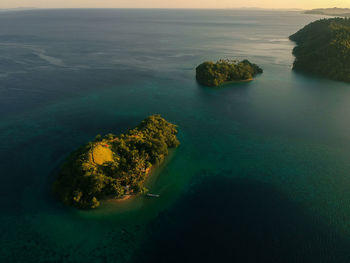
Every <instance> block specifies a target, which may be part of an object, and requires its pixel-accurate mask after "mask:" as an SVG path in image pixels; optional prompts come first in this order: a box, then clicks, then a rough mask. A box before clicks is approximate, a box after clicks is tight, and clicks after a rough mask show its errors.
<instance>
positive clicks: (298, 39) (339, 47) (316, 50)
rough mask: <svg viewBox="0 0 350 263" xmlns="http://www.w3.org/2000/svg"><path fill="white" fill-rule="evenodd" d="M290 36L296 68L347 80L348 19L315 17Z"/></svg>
mask: <svg viewBox="0 0 350 263" xmlns="http://www.w3.org/2000/svg"><path fill="white" fill-rule="evenodd" d="M289 38H290V39H291V40H292V41H294V42H295V43H296V44H297V46H296V47H295V48H294V49H293V55H294V56H295V61H294V63H293V69H294V70H295V71H298V72H303V73H308V74H313V75H318V76H322V77H325V78H328V79H332V80H338V81H345V82H350V19H346V18H331V19H322V20H318V21H315V22H312V23H310V24H308V25H307V26H305V27H304V28H303V29H301V30H299V31H298V32H297V33H295V34H294V35H291V36H290V37H289Z"/></svg>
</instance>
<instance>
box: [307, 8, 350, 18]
mask: <svg viewBox="0 0 350 263" xmlns="http://www.w3.org/2000/svg"><path fill="white" fill-rule="evenodd" d="M304 14H312V15H326V16H344V17H349V16H350V9H349V8H337V7H334V8H318V9H312V10H307V11H305V12H304Z"/></svg>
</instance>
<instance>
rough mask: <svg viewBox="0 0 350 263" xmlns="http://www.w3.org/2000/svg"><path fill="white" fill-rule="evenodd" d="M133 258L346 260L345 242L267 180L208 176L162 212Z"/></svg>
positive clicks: (349, 254)
mask: <svg viewBox="0 0 350 263" xmlns="http://www.w3.org/2000/svg"><path fill="white" fill-rule="evenodd" d="M134 260H135V262H271V263H272V262H283V263H288V262H298V263H299V262H308V263H310V262H317V263H319V262H337V263H342V262H344V263H345V262H350V242H349V241H348V240H345V239H344V238H341V237H340V236H338V235H337V234H336V233H335V232H334V231H332V229H331V228H330V227H328V226H326V225H325V224H323V223H322V222H320V220H319V219H318V218H317V216H311V215H309V214H307V213H306V211H305V210H304V209H303V208H302V207H300V206H299V205H298V204H296V203H294V202H292V201H291V200H289V199H288V198H287V196H285V195H284V194H283V193H280V192H278V191H276V190H275V189H274V188H272V187H271V186H269V185H266V184H263V183H259V182H252V181H249V180H243V179H239V180H237V179H230V178H225V177H222V176H216V177H215V176H210V177H205V179H204V180H203V181H202V182H201V183H199V184H196V185H195V186H194V187H193V188H192V190H191V192H189V193H187V194H186V195H185V196H183V197H182V198H181V200H179V201H178V202H177V203H176V204H175V205H174V206H173V207H172V208H171V209H170V210H168V211H166V212H163V213H161V214H160V215H159V216H158V217H157V219H155V221H154V222H152V223H151V225H150V231H149V233H148V236H147V238H146V239H145V241H144V243H143V244H142V245H141V247H140V250H139V251H138V253H137V254H136V255H135V257H134Z"/></svg>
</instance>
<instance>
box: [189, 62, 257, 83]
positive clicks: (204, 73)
mask: <svg viewBox="0 0 350 263" xmlns="http://www.w3.org/2000/svg"><path fill="white" fill-rule="evenodd" d="M262 72H263V70H262V69H261V68H260V67H259V66H258V65H256V64H252V63H250V62H249V61H248V60H242V61H234V60H233V61H230V60H219V61H217V62H216V63H214V62H212V61H207V62H204V63H202V64H200V65H199V66H198V67H197V68H196V79H197V81H198V82H199V83H200V84H202V85H205V86H209V87H215V86H219V85H221V84H223V83H225V82H229V81H242V80H250V79H252V78H253V77H255V76H256V75H257V74H259V73H262Z"/></svg>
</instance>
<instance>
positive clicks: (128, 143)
mask: <svg viewBox="0 0 350 263" xmlns="http://www.w3.org/2000/svg"><path fill="white" fill-rule="evenodd" d="M176 134H177V129H176V126H175V125H174V124H171V123H169V122H167V121H166V120H165V119H163V118H162V117H160V116H159V115H152V116H150V117H148V118H146V119H145V120H143V121H142V122H141V124H140V125H138V126H137V127H136V128H134V129H132V130H129V131H128V132H127V133H125V134H121V135H119V136H116V135H113V134H108V135H107V136H105V137H101V136H97V137H96V139H95V140H94V141H92V142H89V143H88V144H86V145H84V146H82V147H81V148H79V149H78V150H77V151H75V152H73V153H72V154H71V155H70V156H69V158H68V159H67V161H66V162H65V163H64V165H63V166H62V168H61V170H60V173H59V175H58V178H57V181H56V182H55V184H54V191H55V192H56V193H57V194H58V195H59V197H60V198H61V200H62V201H63V202H64V203H65V204H67V205H70V206H74V207H77V208H96V207H98V206H99V204H100V202H99V200H101V199H104V198H110V197H113V198H119V197H122V196H124V195H125V194H136V193H140V192H144V191H145V190H146V189H145V188H144V186H143V182H144V179H145V177H146V175H147V174H148V172H149V170H150V168H151V166H152V165H154V164H157V163H159V162H161V161H162V160H163V158H164V157H165V156H166V155H167V154H168V148H173V147H177V146H178V145H179V141H178V140H177V138H176Z"/></svg>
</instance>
